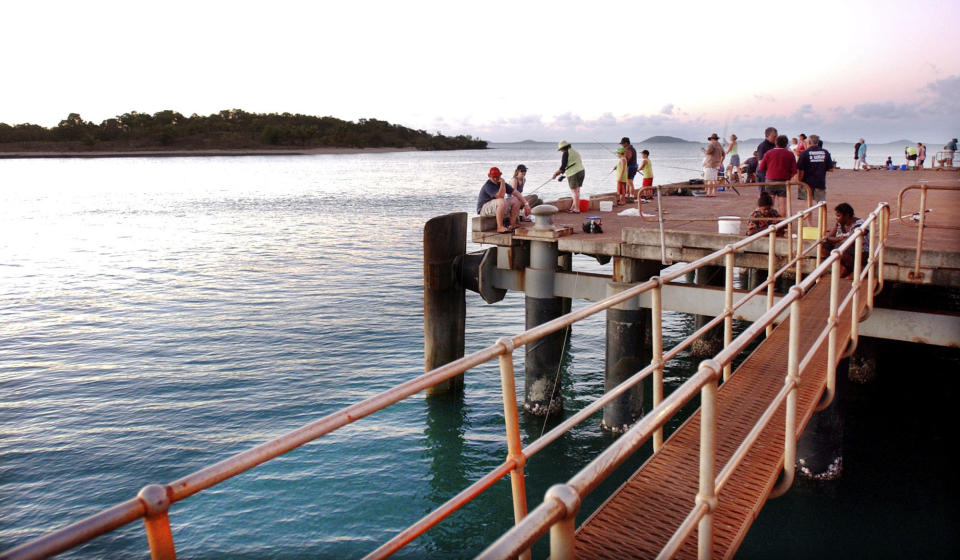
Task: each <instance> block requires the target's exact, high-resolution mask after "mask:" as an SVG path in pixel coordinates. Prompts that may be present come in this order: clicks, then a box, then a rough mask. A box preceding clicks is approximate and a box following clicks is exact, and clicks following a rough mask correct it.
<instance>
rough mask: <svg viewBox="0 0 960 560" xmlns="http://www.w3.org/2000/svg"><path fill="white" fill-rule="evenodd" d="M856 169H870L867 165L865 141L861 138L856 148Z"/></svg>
mask: <svg viewBox="0 0 960 560" xmlns="http://www.w3.org/2000/svg"><path fill="white" fill-rule="evenodd" d="M857 169H863V170H864V171H869V170H870V168H869V167H867V141H866V140H864V139H863V138H861V139H860V147H859V148H857Z"/></svg>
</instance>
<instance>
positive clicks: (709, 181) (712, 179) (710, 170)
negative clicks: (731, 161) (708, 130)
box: [700, 132, 723, 198]
mask: <svg viewBox="0 0 960 560" xmlns="http://www.w3.org/2000/svg"><path fill="white" fill-rule="evenodd" d="M718 140H720V137H719V136H717V133H716V132H714V133H713V134H711V135H710V137H709V138H707V141H709V142H710V144H708V145H707V147H706V148H700V151H701V152H703V154H704V157H703V184H704V186H705V187H706V189H707V194H706V196H708V197H711V198H712V197H715V196H717V169H718V168H719V167H720V165H721V162H722V161H723V146H721V145H720V142H718Z"/></svg>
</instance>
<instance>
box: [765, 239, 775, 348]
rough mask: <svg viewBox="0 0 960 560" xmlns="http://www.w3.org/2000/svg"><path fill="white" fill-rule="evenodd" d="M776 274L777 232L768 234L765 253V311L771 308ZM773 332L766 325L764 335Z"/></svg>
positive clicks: (771, 327)
mask: <svg viewBox="0 0 960 560" xmlns="http://www.w3.org/2000/svg"><path fill="white" fill-rule="evenodd" d="M776 273H777V230H773V231H771V232H770V243H769V248H768V252H767V282H768V283H767V311H770V309H772V308H773V285H774V284H776V276H775V275H776ZM772 332H773V324H772V323H771V324H769V325H767V328H766V334H767V336H770V333H772Z"/></svg>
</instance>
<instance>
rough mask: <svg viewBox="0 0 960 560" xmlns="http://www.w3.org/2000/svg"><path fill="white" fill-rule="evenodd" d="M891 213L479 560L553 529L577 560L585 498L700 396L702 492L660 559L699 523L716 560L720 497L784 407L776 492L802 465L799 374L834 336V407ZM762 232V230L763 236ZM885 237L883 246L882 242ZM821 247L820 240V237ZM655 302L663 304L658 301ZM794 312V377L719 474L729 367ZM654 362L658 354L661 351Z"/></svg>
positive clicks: (829, 382)
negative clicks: (823, 317) (805, 338)
mask: <svg viewBox="0 0 960 560" xmlns="http://www.w3.org/2000/svg"><path fill="white" fill-rule="evenodd" d="M817 207H819V208H823V203H820V204H818V205H817ZM889 212H890V210H889V206H888V205H886V204H885V203H881V204H880V205H879V206H878V207H877V209H876V210H874V211H873V212H872V213H871V214H870V216H869V217H868V218H867V219H866V220H865V221H864V223H863V226H861V227H858V228H856V229H855V230H853V232H852V234H851V236H850V237H849V238H848V239H847V240H846V241H845V242H844V243H843V244H842V245H840V246H839V247H838V248H837V249H835V250H833V251H832V252H831V254H830V256H829V257H828V258H827V259H825V260H824V261H823V262H821V263H819V264H818V266H817V267H816V269H815V270H814V271H813V272H812V273H811V274H810V275H808V276H807V278H806V279H804V280H802V281H801V280H800V277H799V276H797V282H796V283H795V284H794V286H793V287H792V288H791V289H790V291H789V293H788V294H787V295H786V296H784V297H783V298H782V299H781V300H780V302H778V303H777V304H776V305H774V306H772V307H770V308H769V309H768V310H767V312H766V313H765V314H764V315H763V316H761V317H760V318H759V319H758V320H757V321H756V322H754V323H753V324H752V325H751V326H750V327H748V328H747V329H746V330H744V331H743V333H741V334H740V335H739V336H738V337H737V338H736V339H735V340H732V341H728V340H727V339H726V337H725V347H724V349H723V350H722V351H721V352H720V353H719V354H717V355H716V356H715V357H714V359H711V360H706V361H704V362H702V363H701V364H700V367H699V369H698V371H697V373H696V374H695V375H694V376H692V377H691V378H690V379H689V380H688V381H686V382H685V383H684V384H683V385H681V386H680V387H679V388H677V389H676V390H675V391H674V392H673V393H672V394H671V395H670V396H669V397H667V398H666V399H664V400H662V401H661V402H659V403H655V406H654V408H653V410H651V411H650V413H649V414H647V415H646V416H645V417H644V418H643V419H642V420H640V421H639V422H638V423H637V424H635V425H634V426H633V427H632V428H631V429H630V430H628V431H627V432H626V433H625V434H623V435H622V436H621V437H620V438H619V439H618V440H617V441H616V442H614V443H613V444H612V445H611V446H610V447H608V448H607V449H606V450H604V451H603V452H602V453H601V454H600V455H599V456H598V457H597V458H596V459H594V460H593V461H592V462H591V463H590V464H589V465H587V466H586V467H584V468H583V469H582V470H580V472H578V473H577V474H576V475H574V476H573V477H572V478H571V479H570V480H568V481H567V483H566V484H558V485H555V486H553V487H551V488H550V489H549V490H548V491H547V493H546V495H545V497H544V501H543V502H542V503H541V504H540V505H539V506H538V507H537V508H535V509H534V510H533V511H531V512H530V513H529V515H528V516H527V517H526V518H525V519H524V520H523V521H522V522H520V523H518V524H517V525H516V526H514V528H513V529H511V530H510V531H508V532H507V533H506V534H504V535H503V536H502V537H500V539H498V540H497V541H496V542H494V543H493V544H492V545H490V547H488V548H487V549H486V550H485V551H484V552H483V553H481V554H480V556H479V558H483V559H493V558H511V557H514V556H517V555H518V554H519V553H520V552H521V551H524V550H526V549H528V548H529V547H530V546H532V544H533V543H534V542H535V541H536V540H537V539H539V538H540V537H541V536H543V535H544V534H545V533H546V532H547V531H548V530H549V532H550V556H551V558H560V559H567V558H575V557H576V540H575V537H574V531H575V527H574V519H575V517H576V514H577V512H578V510H579V507H580V503H581V501H582V499H583V498H584V497H585V496H587V495H588V494H589V493H590V492H591V491H593V490H594V489H595V488H596V487H597V486H598V485H599V484H600V483H601V482H602V481H603V480H604V479H606V478H607V477H608V476H609V475H610V474H611V473H612V472H613V471H614V470H615V469H616V468H617V467H618V466H619V465H621V464H622V463H623V462H624V461H625V460H626V459H627V458H628V457H629V456H631V455H632V454H633V453H635V452H636V451H637V450H638V449H639V448H640V446H641V445H643V444H644V443H645V442H646V441H647V440H649V439H650V438H651V437H654V435H655V434H656V433H657V432H658V431H660V430H661V429H662V427H663V425H664V424H665V423H666V422H667V421H668V420H669V419H670V418H671V417H672V416H674V415H675V414H676V413H677V412H678V411H680V409H681V407H683V406H684V405H685V404H686V403H688V402H689V401H690V400H691V399H693V398H694V397H695V396H696V395H697V394H698V393H699V394H700V399H701V400H700V402H701V405H700V411H701V420H700V427H701V432H700V459H699V462H700V465H699V466H700V472H699V490H698V493H697V496H696V499H695V502H694V504H693V507H692V509H691V511H690V513H689V515H688V516H687V518H686V519H685V520H684V521H683V523H682V524H681V525H680V527H679V528H678V529H677V531H676V532H675V533H674V534H673V536H672V537H671V539H670V540H669V541H668V542H667V544H666V546H665V547H664V549H663V550H662V551H661V553H660V556H659V557H660V558H672V557H673V556H674V555H675V554H676V553H677V551H678V550H679V547H680V546H681V545H682V544H683V542H684V541H685V540H686V539H687V538H688V537H689V536H690V534H691V532H692V531H693V529H694V527H696V528H697V531H698V539H699V540H698V556H699V557H700V558H709V557H710V550H711V546H712V543H713V532H712V514H713V511H714V510H715V509H716V506H717V495H718V494H719V493H720V492H721V491H722V490H723V488H724V486H725V485H726V484H727V483H728V482H729V480H730V479H731V476H732V475H733V472H734V471H735V469H736V468H737V467H738V466H739V465H740V464H741V463H742V461H743V459H744V458H745V457H746V454H747V452H748V451H749V449H750V448H751V446H752V445H753V444H754V443H755V442H756V441H757V439H758V438H759V436H760V434H761V432H762V431H763V429H764V428H765V427H766V426H767V425H768V424H769V422H770V421H771V419H772V418H773V416H774V414H775V412H776V411H777V410H778V409H779V408H780V407H781V406H786V411H785V418H786V420H785V422H786V425H785V437H784V455H783V465H784V466H783V469H784V473H783V474H784V476H783V477H782V478H781V480H780V482H779V483H778V484H777V486H775V487H774V489H773V490H772V492H771V496H778V495H781V494H782V493H784V492H785V491H786V490H787V489H788V488H789V486H790V485H791V484H792V482H793V478H794V475H795V468H796V442H797V438H798V437H799V435H800V434H799V433H798V432H797V427H796V415H797V386H798V383H799V374H800V372H801V371H802V370H803V369H804V368H805V367H807V365H808V364H809V363H810V362H811V360H812V359H813V356H814V355H815V354H816V353H817V351H818V350H819V349H820V347H821V346H822V345H823V343H824V342H825V341H826V343H827V371H826V390H825V393H824V395H823V397H822V399H821V401H820V403H818V408H819V409H822V408H824V407H826V406H828V405H829V404H830V401H831V400H832V399H833V396H834V394H835V387H836V364H837V361H838V359H839V356H838V348H837V345H838V340H837V327H838V325H839V324H840V323H839V322H840V315H841V314H842V313H844V312H845V310H849V321H850V323H851V331H850V337H851V348H850V349H849V350H848V352H852V348H853V347H854V346H855V344H856V341H857V324H858V322H859V321H860V320H862V317H861V316H860V312H859V310H860V301H859V300H860V297H861V296H860V292H861V288H862V284H863V283H864V281H866V283H867V289H866V294H867V301H866V306H867V308H868V309H870V308H872V305H873V295H874V293H875V291H878V290H879V289H881V288H882V279H881V278H880V275H878V274H876V273H875V269H877V268H879V267H882V263H883V258H884V241H885V239H886V235H887V229H888V221H889ZM798 216H799V214H798ZM791 219H792V218H791ZM784 223H785V222H781V223H780V224H778V226H782V225H783V224H784ZM871 224H874V225H875V227H872V228H871V227H870V226H871ZM774 228H775V226H771V227H770V228H768V229H770V230H771V233H770V234H771V235H773V233H772V230H773V229H774ZM865 228H869V237H870V245H869V247H870V251H869V257H868V260H867V263H866V266H865V267H864V266H863V265H862V263H861V259H860V258H859V255H860V254H861V250H862V247H863V233H864V229H865ZM757 235H762V233H760V234H757ZM753 237H756V236H753ZM798 237H802V236H798ZM748 239H750V238H748ZM878 240H879V243H878V242H877V241H878ZM771 243H772V241H771ZM817 245H819V242H818V243H817ZM742 246H743V244H742V242H741V243H737V244H734V245H728V246H727V247H726V248H725V249H723V250H721V251H719V253H722V254H724V256H725V259H726V260H727V262H729V260H730V259H729V258H728V255H732V254H733V251H735V250H736V248H737V247H742ZM815 246H816V245H815ZM850 249H853V251H854V254H855V255H858V257H856V258H854V259H853V271H852V276H853V281H852V282H851V289H850V291H849V292H848V293H847V294H846V295H845V297H844V298H843V300H842V301H841V299H840V278H841V268H840V259H841V255H842V253H843V252H844V251H847V250H850ZM802 253H803V251H800V252H798V254H802ZM701 260H703V259H701ZM692 264H695V263H692ZM864 268H865V270H864ZM828 271H829V272H830V282H831V284H830V311H829V317H828V319H827V322H826V325H825V327H824V328H823V329H822V330H821V332H820V334H819V335H818V336H817V339H816V340H815V341H814V343H813V344H812V345H811V347H810V349H809V350H808V352H807V353H806V354H804V355H803V356H801V355H800V353H799V347H800V340H799V339H800V328H799V324H800V317H801V313H802V301H803V300H802V298H803V295H804V294H805V293H806V292H807V291H808V290H810V289H811V288H812V287H813V286H814V285H815V283H816V282H817V281H818V280H819V279H820V278H821V277H823V276H824V275H825V274H826V273H827V272H828ZM657 280H658V281H657V283H656V287H654V289H655V290H657V289H659V287H660V286H661V285H662V279H657ZM640 288H642V286H641V287H637V288H634V289H640ZM729 291H730V289H729V288H728V292H729ZM749 296H750V294H748V295H747V297H749ZM745 299H746V298H745ZM654 300H655V301H656V298H655V299H654ZM728 301H729V297H728ZM658 311H659V310H658V309H656V308H655V309H654V317H656V314H657V312H658ZM787 311H789V320H790V326H789V342H788V363H787V376H786V379H785V382H784V387H783V389H782V390H781V391H780V393H779V394H778V395H777V396H776V397H775V398H774V399H773V401H772V402H771V403H770V404H769V405H768V407H767V409H766V410H765V412H764V413H763V415H762V416H761V418H760V419H759V421H758V422H757V423H756V425H755V426H754V427H753V429H752V430H751V431H750V433H749V434H748V435H747V436H746V438H745V439H744V441H743V442H742V443H741V444H740V446H739V447H738V448H737V450H736V451H735V452H734V454H733V455H732V457H731V458H730V460H729V461H728V462H727V464H726V465H724V466H723V468H722V469H721V471H720V473H719V475H717V474H715V468H716V465H715V460H714V454H715V449H716V439H715V438H716V423H717V415H716V393H717V387H718V381H719V378H720V376H721V372H723V374H726V372H727V371H728V368H729V366H730V364H731V362H732V361H733V359H734V358H735V357H736V356H737V355H738V354H740V353H741V352H743V351H744V350H745V349H746V348H747V345H748V344H750V342H752V341H753V340H754V339H755V338H756V337H757V336H759V334H760V333H761V331H762V330H763V329H765V328H768V327H769V326H770V325H772V323H773V322H774V321H776V320H777V318H778V317H779V316H780V315H781V314H782V313H784V312H787ZM731 313H732V312H731V311H730V306H729V305H728V309H727V310H725V311H724V314H723V317H724V318H725V319H727V318H730V317H731ZM654 359H655V360H656V359H657V356H656V354H655V355H654ZM630 381H631V380H627V381H625V382H624V384H627V383H629V382H630ZM654 441H656V440H654Z"/></svg>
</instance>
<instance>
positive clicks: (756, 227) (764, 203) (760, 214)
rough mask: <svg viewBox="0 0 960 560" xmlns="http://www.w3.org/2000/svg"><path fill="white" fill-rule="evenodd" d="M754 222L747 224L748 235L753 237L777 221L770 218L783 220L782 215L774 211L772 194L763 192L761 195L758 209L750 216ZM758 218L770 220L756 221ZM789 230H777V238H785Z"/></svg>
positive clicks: (758, 200)
mask: <svg viewBox="0 0 960 560" xmlns="http://www.w3.org/2000/svg"><path fill="white" fill-rule="evenodd" d="M750 217H751V218H754V219H753V220H750V221H749V222H747V235H753V234H755V233H759V232H761V231H763V230H765V229H767V227H768V226H769V225H770V224H772V223H773V222H775V221H777V220H775V219H769V218H781V217H782V216H780V213H779V212H777V211H776V210H774V209H773V199H772V198H770V194H768V193H765V192H762V193H760V198H758V199H757V209H756V210H754V211H753V212H752V213H751V214H750ZM756 218H768V219H760V220H758V219H756ZM786 232H787V230H786V229H785V228H780V229H778V230H777V237H783V236H784V234H786Z"/></svg>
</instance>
